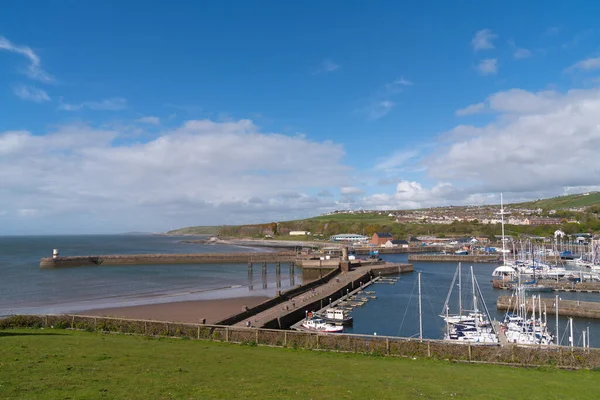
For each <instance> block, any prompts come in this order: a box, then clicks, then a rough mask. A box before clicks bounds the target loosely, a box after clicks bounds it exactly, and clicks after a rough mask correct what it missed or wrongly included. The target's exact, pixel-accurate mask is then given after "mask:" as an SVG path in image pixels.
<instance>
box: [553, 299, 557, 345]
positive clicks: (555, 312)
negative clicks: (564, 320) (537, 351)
mask: <svg viewBox="0 0 600 400" xmlns="http://www.w3.org/2000/svg"><path fill="white" fill-rule="evenodd" d="M554 306H555V307H556V308H555V309H554V315H555V316H556V345H557V346H558V295H556V301H555V302H554Z"/></svg>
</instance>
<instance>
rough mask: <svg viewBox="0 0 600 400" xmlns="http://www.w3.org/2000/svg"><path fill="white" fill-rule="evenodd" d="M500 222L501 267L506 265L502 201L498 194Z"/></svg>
mask: <svg viewBox="0 0 600 400" xmlns="http://www.w3.org/2000/svg"><path fill="white" fill-rule="evenodd" d="M496 221H497V220H496ZM500 221H501V222H502V265H506V252H505V250H506V249H505V247H506V245H505V244H504V202H503V201H502V193H500ZM496 232H497V231H496Z"/></svg>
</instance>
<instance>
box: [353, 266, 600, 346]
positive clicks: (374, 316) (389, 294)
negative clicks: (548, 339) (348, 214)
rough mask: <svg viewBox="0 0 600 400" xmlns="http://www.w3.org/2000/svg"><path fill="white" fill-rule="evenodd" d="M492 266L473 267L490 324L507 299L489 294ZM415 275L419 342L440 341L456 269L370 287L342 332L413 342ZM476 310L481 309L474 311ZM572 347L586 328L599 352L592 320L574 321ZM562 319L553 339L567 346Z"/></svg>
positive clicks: (454, 305)
mask: <svg viewBox="0 0 600 400" xmlns="http://www.w3.org/2000/svg"><path fill="white" fill-rule="evenodd" d="M382 257H383V258H385V259H387V260H389V261H395V262H407V260H408V256H407V255H405V254H397V255H383V256H382ZM497 266H498V265H497V264H473V270H474V273H475V277H476V279H477V282H478V283H479V286H480V288H481V291H482V293H483V296H484V299H485V302H486V304H487V307H488V309H489V312H490V315H491V316H492V318H496V319H497V320H502V318H503V315H504V312H503V311H498V310H496V300H497V299H498V296H506V295H510V293H511V292H509V291H506V290H499V289H493V288H492V283H491V278H492V277H491V275H492V271H493V270H494V269H495V268H496V267H497ZM469 267H470V265H465V264H463V268H462V286H463V290H462V295H463V296H462V298H463V307H464V308H472V304H473V300H472V299H473V296H472V289H471V275H470V271H469ZM417 271H421V293H422V295H421V304H422V307H421V308H422V319H423V336H424V337H425V338H431V339H439V338H441V337H443V335H444V329H445V324H444V323H443V320H442V318H441V317H440V316H439V315H440V314H441V313H442V308H443V306H444V302H445V301H446V296H447V295H448V290H449V289H450V284H451V283H452V278H453V276H454V273H455V271H456V263H448V262H446V263H431V262H427V263H415V272H414V273H411V274H403V275H400V280H399V281H397V282H396V283H395V284H393V285H390V284H375V285H372V286H370V287H369V288H368V289H367V290H368V291H375V293H376V296H377V298H376V299H374V300H369V301H368V302H367V303H366V304H365V305H363V306H362V307H357V308H355V309H354V310H353V311H352V315H353V316H354V326H353V327H351V328H348V329H346V330H345V331H346V332H348V333H364V334H371V335H372V334H373V333H377V334H378V335H386V336H403V337H410V336H415V337H418V334H419V317H418V315H419V313H418V301H419V300H418V289H417ZM541 294H542V296H543V297H550V298H554V297H555V296H556V294H559V295H560V298H561V299H564V300H581V301H600V294H593V293H553V292H550V293H541ZM450 300H451V301H450V312H457V310H458V289H457V288H455V290H454V291H453V295H452V297H451V299H450ZM479 308H480V309H481V305H480V307H479ZM548 325H549V327H550V329H551V331H552V332H554V331H555V317H554V315H548ZM573 325H574V332H575V333H574V335H573V336H574V337H575V344H577V343H578V342H579V345H581V331H582V330H585V329H587V327H588V326H589V327H590V334H591V342H590V343H591V346H594V347H600V321H599V320H595V319H583V318H574V319H573ZM568 336H569V334H568V330H567V319H566V318H559V337H560V338H561V339H562V343H563V344H565V345H566V344H567V341H568Z"/></svg>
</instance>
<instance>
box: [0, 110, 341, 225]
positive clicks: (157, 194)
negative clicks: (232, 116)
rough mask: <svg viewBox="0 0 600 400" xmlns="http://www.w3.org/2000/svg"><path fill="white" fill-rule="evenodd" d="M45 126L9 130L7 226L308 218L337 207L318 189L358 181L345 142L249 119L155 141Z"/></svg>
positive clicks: (197, 124)
mask: <svg viewBox="0 0 600 400" xmlns="http://www.w3.org/2000/svg"><path fill="white" fill-rule="evenodd" d="M40 133H41V132H37V133H36V134H33V133H31V132H27V131H9V132H3V133H0V182H2V185H1V186H0V210H6V211H7V213H6V214H5V215H3V216H2V217H0V218H1V219H0V227H1V229H2V230H3V232H4V233H7V231H6V230H7V229H13V230H20V231H21V232H22V233H27V232H34V233H35V232H47V233H58V232H83V231H85V232H107V231H108V232H111V231H112V232H114V231H128V230H142V231H162V230H167V229H169V228H176V227H180V226H188V225H201V224H223V223H225V224H237V223H250V222H264V221H269V220H281V219H289V218H293V217H295V216H297V217H305V216H309V215H315V214H319V213H321V212H325V211H330V210H332V209H335V208H336V207H337V204H336V202H335V199H334V198H324V197H317V196H312V195H309V194H308V193H318V192H319V191H321V195H323V193H326V192H325V191H326V189H328V188H334V187H344V186H345V184H346V182H348V181H349V180H350V178H349V176H348V174H349V173H350V171H349V169H348V167H346V166H345V165H344V164H343V162H342V160H343V157H344V150H343V148H342V146H340V145H338V144H335V143H331V142H315V141H312V140H309V139H307V138H305V137H300V136H286V135H282V134H278V133H262V132H260V131H259V130H258V128H257V127H256V126H255V125H254V124H253V123H252V122H251V121H249V120H239V121H232V122H221V123H220V122H214V121H209V120H194V121H188V122H186V123H185V124H183V125H181V126H180V127H178V128H176V129H173V130H170V131H165V132H162V133H161V135H160V136H159V137H157V138H156V139H154V140H152V141H150V142H147V143H142V142H139V143H131V142H130V139H131V138H130V137H128V141H127V142H126V144H123V143H122V142H123V141H122V140H120V139H122V138H123V137H124V134H123V133H122V132H121V131H117V130H113V129H98V128H93V127H90V126H87V125H66V126H62V127H59V128H58V129H56V130H55V131H51V132H47V133H46V134H44V135H41V134H40ZM345 190H348V189H345ZM282 193H284V194H285V193H287V194H290V193H298V194H300V195H299V196H296V195H294V196H293V197H291V196H289V195H287V196H282ZM250 199H252V201H250ZM28 209H31V210H34V209H35V210H40V211H39V212H38V213H37V214H36V215H31V216H30V217H29V218H28V219H27V221H26V222H27V223H25V222H23V223H21V222H19V223H17V219H16V218H17V217H19V216H22V214H23V213H22V212H21V213H19V211H18V210H28ZM81 221H85V223H84V224H82V223H81ZM13 233H16V231H15V232H13Z"/></svg>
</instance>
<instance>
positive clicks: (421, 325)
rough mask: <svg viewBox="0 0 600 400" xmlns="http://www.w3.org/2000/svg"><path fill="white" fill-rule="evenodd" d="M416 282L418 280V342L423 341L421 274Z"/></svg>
mask: <svg viewBox="0 0 600 400" xmlns="http://www.w3.org/2000/svg"><path fill="white" fill-rule="evenodd" d="M418 280H419V340H423V315H422V313H421V272H419V275H418Z"/></svg>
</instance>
